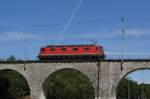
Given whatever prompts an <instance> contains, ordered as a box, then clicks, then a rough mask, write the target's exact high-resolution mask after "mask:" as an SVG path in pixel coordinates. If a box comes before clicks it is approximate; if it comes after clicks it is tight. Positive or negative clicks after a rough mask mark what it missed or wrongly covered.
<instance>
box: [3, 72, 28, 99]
mask: <svg viewBox="0 0 150 99" xmlns="http://www.w3.org/2000/svg"><path fill="white" fill-rule="evenodd" d="M1 90H2V92H3V93H4V94H2V95H0V99H20V97H22V96H27V95H29V94H30V89H29V86H28V83H27V81H26V80H25V79H24V77H23V76H22V75H20V74H19V73H18V72H16V71H12V70H9V69H8V70H1V71H0V91H1ZM0 93H1V92H0ZM4 96H8V97H9V98H8V97H7V98H6V97H5V98H3V97H4Z"/></svg>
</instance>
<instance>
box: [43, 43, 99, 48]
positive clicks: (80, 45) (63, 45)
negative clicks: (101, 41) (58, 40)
mask: <svg viewBox="0 0 150 99" xmlns="http://www.w3.org/2000/svg"><path fill="white" fill-rule="evenodd" d="M83 46H100V45H96V44H82V45H47V46H46V47H83Z"/></svg>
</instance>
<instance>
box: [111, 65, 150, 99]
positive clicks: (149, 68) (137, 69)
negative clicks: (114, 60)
mask: <svg viewBox="0 0 150 99" xmlns="http://www.w3.org/2000/svg"><path fill="white" fill-rule="evenodd" d="M140 70H150V67H140V68H136V69H133V70H130V71H128V72H127V73H125V74H124V75H123V76H122V77H121V78H120V79H119V81H118V83H117V85H116V86H113V87H114V88H112V89H113V90H114V91H115V92H116V99H117V92H118V91H117V90H118V88H119V86H120V85H121V82H122V81H123V79H124V78H125V77H126V76H127V75H129V74H131V73H133V72H135V71H140ZM113 90H112V93H113Z"/></svg>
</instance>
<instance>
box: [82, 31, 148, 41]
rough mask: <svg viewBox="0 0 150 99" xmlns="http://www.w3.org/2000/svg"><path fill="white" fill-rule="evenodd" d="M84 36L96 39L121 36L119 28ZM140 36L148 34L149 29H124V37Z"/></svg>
mask: <svg viewBox="0 0 150 99" xmlns="http://www.w3.org/2000/svg"><path fill="white" fill-rule="evenodd" d="M84 36H85V38H90V37H91V38H98V39H111V38H120V37H121V30H112V31H110V30H103V31H99V32H94V33H87V35H84ZM142 36H150V30H148V29H147V30H145V29H129V30H126V31H125V37H126V38H128V37H132V38H136V37H142Z"/></svg>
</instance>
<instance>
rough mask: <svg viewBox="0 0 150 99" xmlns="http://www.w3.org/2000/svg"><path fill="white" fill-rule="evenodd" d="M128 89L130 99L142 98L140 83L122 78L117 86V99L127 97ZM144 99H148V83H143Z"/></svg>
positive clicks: (149, 85) (149, 98)
mask: <svg viewBox="0 0 150 99" xmlns="http://www.w3.org/2000/svg"><path fill="white" fill-rule="evenodd" d="M128 91H129V94H130V99H142V84H138V83H137V82H135V81H133V80H131V79H127V78H124V79H123V80H122V81H121V82H120V84H119V86H118V88H117V99H128ZM143 93H144V95H143V96H144V99H150V94H149V93H150V84H143Z"/></svg>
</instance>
